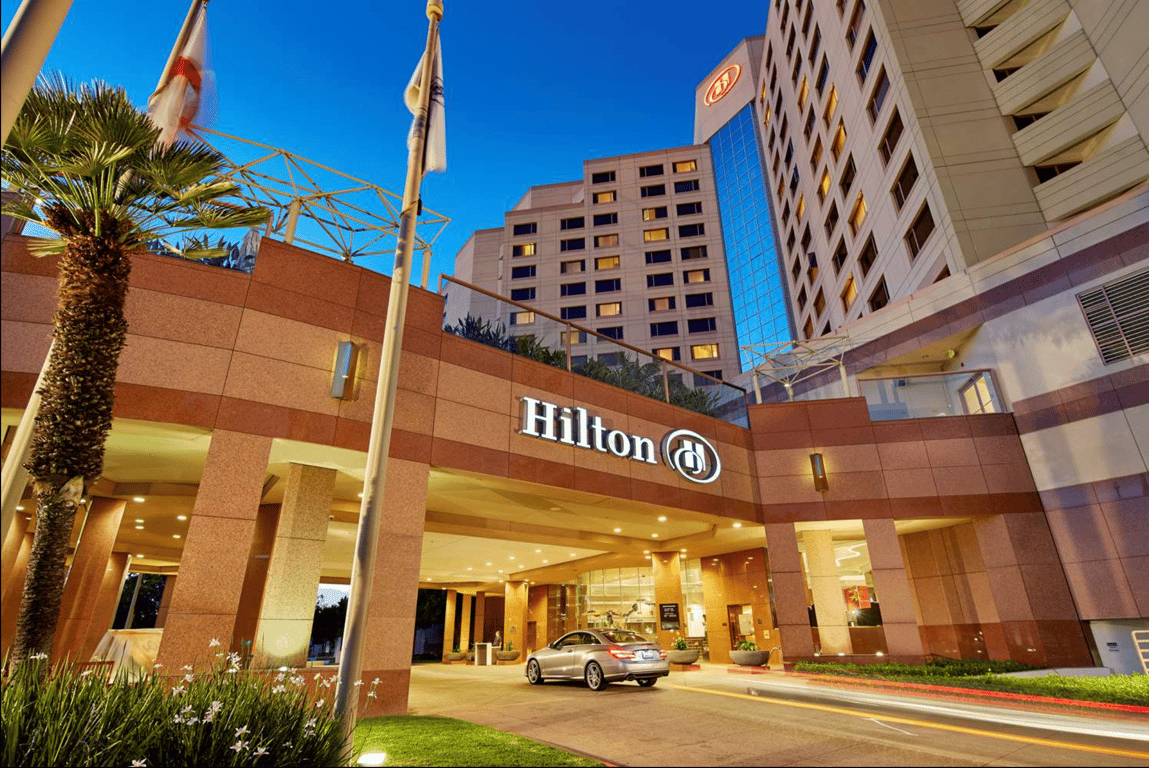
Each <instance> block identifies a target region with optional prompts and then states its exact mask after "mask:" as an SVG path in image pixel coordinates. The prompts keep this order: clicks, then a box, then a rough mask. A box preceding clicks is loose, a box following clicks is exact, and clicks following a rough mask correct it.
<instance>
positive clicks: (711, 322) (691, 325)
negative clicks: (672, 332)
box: [686, 317, 718, 333]
mask: <svg viewBox="0 0 1149 768" xmlns="http://www.w3.org/2000/svg"><path fill="white" fill-rule="evenodd" d="M686 330H687V331H688V332H690V333H709V332H711V331H717V330H718V321H717V320H715V319H714V318H713V317H699V318H696V319H694V320H687V321H686Z"/></svg>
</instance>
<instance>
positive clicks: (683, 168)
mask: <svg viewBox="0 0 1149 768" xmlns="http://www.w3.org/2000/svg"><path fill="white" fill-rule="evenodd" d="M697 170H698V163H696V162H695V161H693V160H679V161H678V162H677V163H675V164H674V172H675V173H689V172H690V171H697Z"/></svg>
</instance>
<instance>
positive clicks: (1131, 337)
mask: <svg viewBox="0 0 1149 768" xmlns="http://www.w3.org/2000/svg"><path fill="white" fill-rule="evenodd" d="M1147 296H1149V269H1143V270H1141V271H1140V272H1134V273H1133V274H1132V275H1129V276H1128V277H1122V278H1119V279H1117V280H1113V281H1111V282H1108V283H1105V284H1104V285H1099V286H1097V287H1096V288H1093V289H1092V290H1088V291H1085V292H1084V293H1079V294H1077V301H1078V302H1079V303H1080V304H1081V311H1082V312H1083V313H1084V314H1085V322H1086V323H1087V324H1088V325H1089V332H1090V333H1092V334H1093V341H1094V343H1096V344H1097V351H1098V353H1099V354H1100V355H1101V360H1102V361H1103V362H1104V363H1105V365H1109V364H1110V363H1116V362H1119V361H1121V360H1128V359H1129V358H1131V357H1134V356H1136V355H1140V354H1143V353H1145V352H1149V301H1146V297H1147Z"/></svg>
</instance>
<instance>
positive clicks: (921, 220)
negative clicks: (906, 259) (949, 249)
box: [906, 204, 934, 261]
mask: <svg viewBox="0 0 1149 768" xmlns="http://www.w3.org/2000/svg"><path fill="white" fill-rule="evenodd" d="M933 231H934V216H933V214H932V213H930V206H929V205H928V204H927V205H924V206H922V210H921V211H920V212H918V215H917V217H916V218H914V223H913V224H911V225H910V231H909V232H906V247H907V248H909V249H910V260H911V261H912V260H913V259H916V258H917V257H918V254H919V253H921V250H922V246H923V245H925V242H926V240H927V239H929V236H930V234H932V233H933Z"/></svg>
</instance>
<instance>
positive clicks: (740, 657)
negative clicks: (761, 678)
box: [730, 651, 770, 667]
mask: <svg viewBox="0 0 1149 768" xmlns="http://www.w3.org/2000/svg"><path fill="white" fill-rule="evenodd" d="M730 660H731V661H733V662H734V663H735V664H737V665H739V666H742V667H764V666H766V663H767V662H768V661H769V660H770V651H731V652H730Z"/></svg>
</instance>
